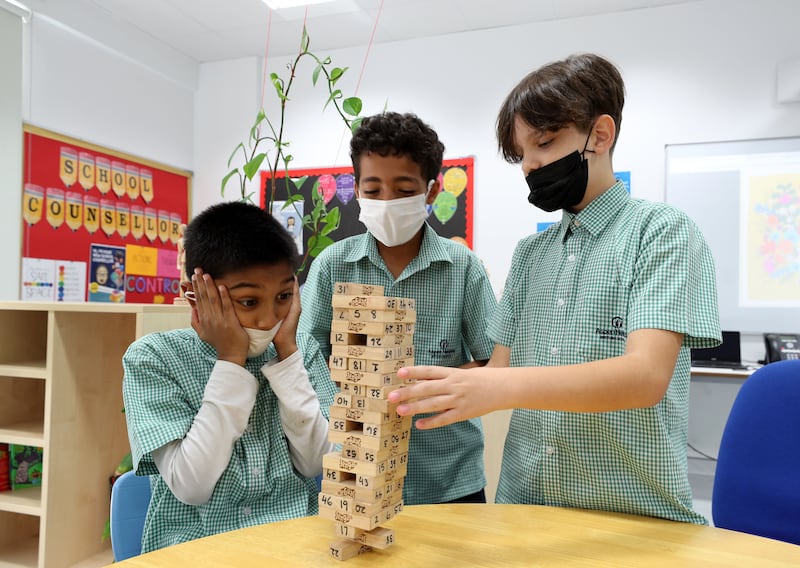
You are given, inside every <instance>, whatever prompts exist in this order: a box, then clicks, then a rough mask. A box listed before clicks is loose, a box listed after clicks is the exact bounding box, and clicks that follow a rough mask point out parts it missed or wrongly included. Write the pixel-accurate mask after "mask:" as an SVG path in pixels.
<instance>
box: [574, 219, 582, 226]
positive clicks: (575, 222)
mask: <svg viewBox="0 0 800 568" xmlns="http://www.w3.org/2000/svg"><path fill="white" fill-rule="evenodd" d="M572 224H573V225H575V226H576V227H580V226H581V221H580V219H575V220H573V221H572Z"/></svg>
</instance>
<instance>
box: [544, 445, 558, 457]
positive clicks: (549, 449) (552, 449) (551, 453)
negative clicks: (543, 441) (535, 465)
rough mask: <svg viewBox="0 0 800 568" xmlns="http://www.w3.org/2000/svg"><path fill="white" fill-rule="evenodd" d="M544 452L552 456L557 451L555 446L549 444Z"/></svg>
mask: <svg viewBox="0 0 800 568" xmlns="http://www.w3.org/2000/svg"><path fill="white" fill-rule="evenodd" d="M544 453H546V454H547V455H548V456H552V455H553V454H554V453H556V449H555V448H554V447H553V446H547V447H546V448H545V449H544Z"/></svg>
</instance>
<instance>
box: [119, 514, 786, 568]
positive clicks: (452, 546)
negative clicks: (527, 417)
mask: <svg viewBox="0 0 800 568" xmlns="http://www.w3.org/2000/svg"><path fill="white" fill-rule="evenodd" d="M386 526H387V527H389V528H392V529H394V531H395V544H393V545H392V546H390V547H389V548H387V549H386V550H374V551H372V552H368V553H366V554H363V555H361V556H357V557H355V558H352V559H350V560H347V561H345V562H344V563H342V562H340V561H337V560H334V559H333V558H331V557H330V556H329V553H328V544H329V543H330V542H331V541H332V540H333V539H334V536H333V522H331V521H329V520H326V519H322V518H320V517H306V518H302V519H294V520H291V521H284V522H280V523H272V524H268V525H261V526H257V527H250V528H246V529H241V530H238V531H232V532H229V533H223V534H219V535H215V536H211V537H207V538H203V539H199V540H195V541H193V542H187V543H184V544H179V545H177V546H173V547H170V548H165V549H162V550H158V551H155V552H151V553H149V554H144V555H142V556H138V557H135V558H130V559H128V560H126V561H124V562H120V563H117V564H114V565H113V566H114V568H134V567H141V568H156V567H166V566H169V567H173V566H215V567H217V566H236V567H242V566H258V567H259V568H265V567H269V568H274V567H276V566H314V567H316V566H339V567H343V566H347V567H348V568H356V567H358V566H371V567H376V566H381V567H383V566H396V567H402V568H412V567H415V566H426V567H430V568H435V567H445V568H459V567H461V566H558V567H562V566H608V567H614V568H620V567H636V568H639V567H641V566H665V567H670V568H675V567H678V566H691V567H697V566H702V567H704V568H706V567H709V566H747V567H748V568H750V567H753V566H786V567H789V566H792V567H794V568H796V567H797V566H800V546H795V545H792V544H788V543H785V542H780V541H776V540H770V539H766V538H760V537H756V536H752V535H748V534H744V533H737V532H733V531H728V530H724V529H717V528H711V527H702V526H697V525H690V524H686V523H677V522H671V521H664V520H661V519H653V518H650V517H636V516H632V515H622V514H618V513H606V512H599V511H586V510H581V509H564V508H558V507H540V506H535V505H466V504H459V505H417V506H409V507H406V508H405V509H404V510H403V512H402V513H400V514H399V515H398V516H397V517H395V518H394V519H392V520H391V521H389V522H388V523H387V524H386Z"/></svg>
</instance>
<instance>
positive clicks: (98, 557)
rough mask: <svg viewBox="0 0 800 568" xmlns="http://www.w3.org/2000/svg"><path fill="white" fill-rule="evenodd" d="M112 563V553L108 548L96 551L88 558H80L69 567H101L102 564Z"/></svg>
mask: <svg viewBox="0 0 800 568" xmlns="http://www.w3.org/2000/svg"><path fill="white" fill-rule="evenodd" d="M113 563H114V553H113V552H111V549H110V548H109V549H108V550H104V551H103V552H98V553H97V554H95V555H93V556H90V557H89V558H86V559H84V560H81V561H80V562H78V563H77V564H73V565H72V566H71V567H70V568H101V567H102V566H108V565H110V564H113Z"/></svg>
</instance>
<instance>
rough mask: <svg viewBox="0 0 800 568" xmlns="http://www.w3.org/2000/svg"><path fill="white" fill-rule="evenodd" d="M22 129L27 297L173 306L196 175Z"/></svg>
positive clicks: (22, 286) (23, 277)
mask: <svg viewBox="0 0 800 568" xmlns="http://www.w3.org/2000/svg"><path fill="white" fill-rule="evenodd" d="M24 131H25V133H24V136H25V141H24V165H23V167H24V173H23V188H22V219H23V223H22V271H21V282H20V298H21V299H22V300H30V301H37V300H38V301H56V302H58V301H62V302H67V301H68V302H83V301H90V302H133V303H172V300H173V298H175V297H176V296H178V295H179V294H180V286H179V282H180V278H179V275H178V268H177V262H178V253H177V243H178V239H179V237H180V230H181V224H184V223H187V219H188V218H189V200H190V191H191V174H190V173H189V172H186V171H181V170H177V169H174V168H170V167H168V166H164V165H161V164H157V163H155V162H151V161H148V160H143V159H140V158H135V157H133V156H129V155H126V154H123V153H120V152H115V151H113V150H109V149H107V148H102V147H100V146H96V145H94V144H89V143H86V142H82V141H80V140H76V139H74V138H69V137H67V136H62V135H60V134H55V133H53V132H48V131H46V130H42V129H39V128H36V127H33V126H29V125H26V126H25V128H24Z"/></svg>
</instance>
